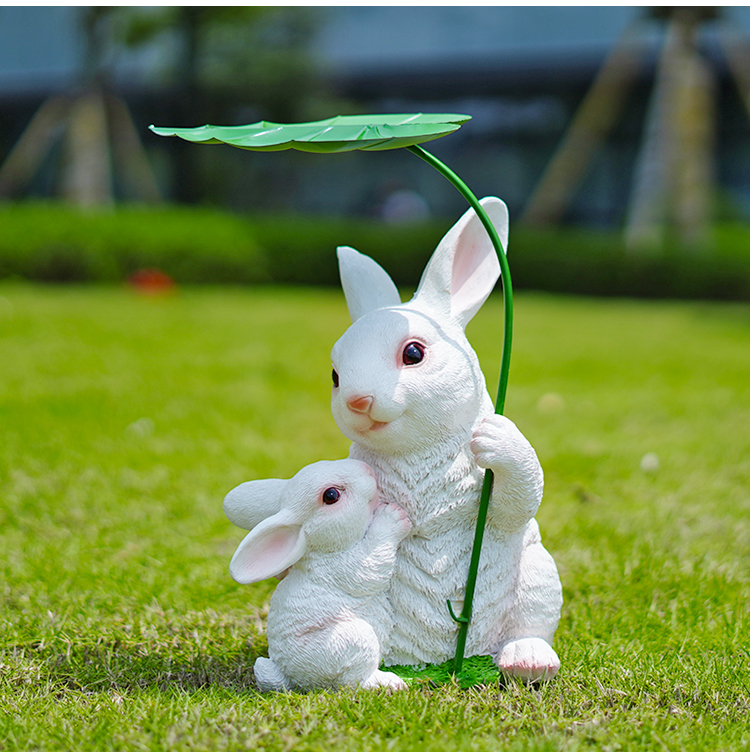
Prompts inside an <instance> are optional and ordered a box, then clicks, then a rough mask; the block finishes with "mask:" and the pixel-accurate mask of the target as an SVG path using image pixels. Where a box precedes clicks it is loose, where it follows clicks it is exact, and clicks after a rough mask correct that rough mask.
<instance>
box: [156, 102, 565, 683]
mask: <svg viewBox="0 0 750 754" xmlns="http://www.w3.org/2000/svg"><path fill="white" fill-rule="evenodd" d="M469 119H470V116H467V115H453V114H451V115H442V114H441V115H438V114H416V115H401V114H400V115H368V116H338V117H336V118H330V119H328V120H326V121H318V122H316V123H303V124H275V123H265V122H261V123H256V124H253V125H249V126H233V127H219V126H203V127H200V128H192V129H167V128H155V127H153V126H152V130H153V131H154V132H155V133H157V134H160V135H163V136H179V137H181V138H183V139H187V140H189V141H193V142H198V143H224V144H230V145H232V146H235V147H239V148H242V149H251V150H262V151H272V150H278V149H289V148H294V149H299V150H303V151H309V152H325V153H334V152H344V151H349V150H353V149H365V150H371V151H377V150H384V149H395V148H399V147H404V148H406V149H407V150H408V151H410V152H412V153H413V154H415V155H416V156H418V157H419V158H421V159H422V160H424V161H425V162H427V163H428V164H430V165H432V167H434V168H435V169H436V170H437V171H438V172H439V173H441V174H442V175H443V176H444V177H445V178H447V179H448V180H449V181H450V182H451V183H452V184H453V186H454V187H455V188H456V189H457V190H458V191H459V192H460V193H461V195H462V196H463V197H464V198H465V199H466V201H467V202H468V203H469V205H470V207H471V209H470V210H469V211H468V212H467V213H466V214H465V215H464V216H463V217H462V218H461V219H460V220H459V222H458V223H457V224H456V225H455V226H454V227H453V228H452V229H451V230H450V231H449V232H448V233H447V234H446V236H445V237H444V238H443V240H442V241H441V242H440V244H439V245H438V247H437V249H436V251H435V252H434V254H433V256H432V258H431V259H430V261H429V263H428V265H427V267H426V269H425V271H424V273H423V276H422V280H421V282H420V285H419V288H418V290H417V293H416V294H415V296H414V298H413V299H412V300H411V301H410V302H408V303H406V304H402V303H401V299H400V297H399V294H398V291H397V290H396V286H395V285H394V284H393V282H392V281H391V279H390V277H389V276H388V274H387V273H386V272H385V271H384V270H383V269H382V268H381V267H380V266H379V265H378V264H377V263H376V262H375V261H373V260H372V259H370V258H368V257H366V256H364V255H362V254H359V252H357V251H355V250H353V249H349V248H347V247H342V248H340V249H339V251H338V255H339V267H340V272H341V279H342V285H343V287H344V292H345V295H346V300H347V305H348V308H349V312H350V314H351V317H352V321H353V322H352V325H351V327H350V328H349V330H347V331H346V332H345V333H344V335H343V336H342V337H341V339H340V340H339V341H338V342H337V343H336V345H335V346H334V349H333V353H332V359H333V364H334V372H333V379H334V387H333V398H332V409H333V414H334V419H335V420H336V423H337V424H338V426H339V428H340V429H341V431H342V432H343V433H344V434H345V435H346V436H347V437H349V439H351V440H352V443H353V444H352V446H351V451H350V457H351V458H354V459H360V460H363V461H366V462H367V463H368V464H369V465H370V466H371V467H372V469H373V470H374V472H375V475H376V477H377V480H378V484H379V486H380V490H381V495H383V497H385V498H387V499H392V500H393V501H394V502H396V503H398V504H399V505H401V506H402V507H403V508H404V510H406V511H407V513H408V514H409V516H410V517H411V519H412V523H413V529H412V532H411V534H410V535H409V536H408V537H406V538H405V539H404V541H403V542H402V543H401V545H400V546H399V549H398V552H397V556H396V565H395V573H394V576H393V580H392V582H391V585H390V587H389V589H388V591H387V597H388V601H389V603H390V606H391V608H392V610H393V612H394V616H395V624H394V629H393V631H392V632H391V633H390V634H389V635H388V637H387V642H386V644H385V646H384V647H383V649H384V657H385V664H386V665H389V666H395V665H399V664H406V665H412V666H413V665H421V664H424V663H427V664H435V663H444V662H445V661H446V660H447V661H448V662H452V671H453V673H454V675H455V676H457V677H459V679H460V677H461V672H462V664H463V661H464V656H465V655H466V654H468V656H470V657H471V656H486V655H491V656H492V657H493V658H494V662H495V663H496V664H497V666H498V667H499V668H500V669H501V670H503V671H505V672H507V673H509V674H512V675H516V676H519V677H521V678H523V679H526V680H529V681H535V680H539V679H542V678H551V677H552V676H553V675H554V674H555V673H556V672H557V669H558V668H559V659H558V657H557V655H556V653H555V652H554V650H553V649H552V646H551V642H552V638H553V635H554V632H555V630H556V627H557V623H558V620H559V615H560V609H561V605H562V589H561V586H560V580H559V577H558V574H557V569H556V566H555V563H554V560H553V559H552V557H551V556H550V555H549V554H548V553H547V551H546V550H545V549H544V547H543V546H542V544H541V540H540V535H539V528H538V526H537V524H536V521H535V520H534V518H533V516H534V515H535V513H536V510H537V507H538V506H539V503H540V500H541V495H542V486H543V476H542V470H541V467H540V466H539V462H538V460H537V457H536V454H535V453H534V450H533V448H532V447H531V445H530V444H529V443H528V441H527V440H526V439H525V438H524V436H523V435H522V434H521V433H520V432H519V430H518V429H517V428H516V427H515V425H514V424H513V423H512V422H511V421H510V420H508V419H506V418H504V417H503V416H502V413H503V409H504V405H505V394H506V391H507V384H508V373H509V369H510V353H511V342H512V332H513V295H512V286H511V279H510V269H509V267H508V261H507V258H506V254H505V249H506V247H507V239H508V214H507V209H506V207H505V205H504V204H503V203H502V202H501V201H500V200H499V199H496V198H491V197H490V198H487V199H484V200H483V201H482V202H479V201H478V199H477V198H476V197H475V196H474V194H473V193H472V192H471V190H470V189H469V188H468V187H467V186H466V184H465V183H464V182H463V181H462V180H461V179H460V178H459V177H458V176H457V175H456V174H455V173H454V172H453V171H452V170H450V168H448V167H447V166H446V165H445V164H444V163H442V162H441V161H440V160H438V159H437V158H436V157H435V156H434V155H432V154H430V153H429V152H428V151H426V150H425V149H424V148H423V147H422V146H420V145H421V144H422V143H424V142H426V141H430V140H431V139H436V138H438V137H440V136H443V135H446V134H449V133H452V132H453V131H455V130H457V129H458V128H459V127H460V126H461V125H462V124H463V123H465V122H466V121H468V120H469ZM499 276H500V277H501V278H502V285H503V302H504V331H503V353H502V358H501V363H500V380H499V384H498V390H497V398H496V401H495V406H494V410H493V405H492V402H491V400H490V397H489V395H488V394H487V390H486V387H485V383H484V378H483V376H482V373H481V371H480V368H479V363H478V360H477V357H476V354H475V353H474V351H473V349H472V348H471V345H470V344H469V342H468V341H467V340H466V336H465V334H464V329H465V327H466V324H467V323H468V322H469V321H470V320H471V318H472V317H473V316H474V314H476V312H477V311H478V309H479V308H480V307H481V305H482V303H483V302H484V301H485V299H486V298H487V296H488V295H489V294H490V292H491V291H492V288H493V287H494V285H495V282H496V281H497V278H498V277H499ZM265 515H269V514H268V513H265V512H264V507H263V506H262V505H261V506H260V507H259V509H258V511H257V512H255V513H253V520H254V521H255V522H256V523H258V522H260V521H262V520H263V518H265ZM475 598H476V600H475ZM459 606H460V610H459V611H458V614H456V609H458V608H459ZM269 631H270V628H269ZM453 647H455V651H454V649H453ZM451 658H452V660H451Z"/></svg>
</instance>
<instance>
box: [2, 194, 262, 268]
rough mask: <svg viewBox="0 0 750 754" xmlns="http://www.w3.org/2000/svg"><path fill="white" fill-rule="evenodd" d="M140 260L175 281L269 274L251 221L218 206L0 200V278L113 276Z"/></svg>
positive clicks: (142, 266) (137, 264)
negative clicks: (79, 205)
mask: <svg viewBox="0 0 750 754" xmlns="http://www.w3.org/2000/svg"><path fill="white" fill-rule="evenodd" d="M144 268H156V269H159V270H162V271H163V272H165V273H167V274H168V275H169V276H170V277H172V278H174V280H176V281H178V282H182V283H200V282H211V283H259V282H265V281H269V280H270V277H269V273H268V267H267V265H266V257H265V254H264V253H263V252H262V251H261V249H260V247H259V245H258V243H257V241H256V239H255V236H254V235H253V232H252V227H251V225H250V224H249V223H248V222H247V221H245V220H243V219H241V218H239V217H236V216H234V215H231V214H228V213H225V212H217V211H213V210H206V209H196V210H194V209H192V208H185V207H169V208H166V207H154V208H151V207H132V206H124V207H122V208H119V207H118V208H117V209H113V210H110V211H107V210H91V211H82V210H76V209H73V208H70V207H67V206H65V205H63V204H56V203H49V204H47V203H44V204H36V203H22V204H5V205H3V204H0V278H3V277H20V278H24V279H27V280H41V281H47V282H88V281H97V282H116V281H121V280H124V279H126V278H127V277H129V276H130V275H132V274H133V273H134V272H136V271H138V270H140V269H144Z"/></svg>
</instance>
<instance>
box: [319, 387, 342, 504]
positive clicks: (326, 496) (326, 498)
mask: <svg viewBox="0 0 750 754" xmlns="http://www.w3.org/2000/svg"><path fill="white" fill-rule="evenodd" d="M334 374H335V372H334ZM340 497H341V493H340V492H339V491H338V490H337V489H336V488H335V487H329V488H328V489H327V490H326V491H325V492H324V493H323V502H324V503H325V504H326V505H333V504H334V503H337V502H338V501H339V498H340Z"/></svg>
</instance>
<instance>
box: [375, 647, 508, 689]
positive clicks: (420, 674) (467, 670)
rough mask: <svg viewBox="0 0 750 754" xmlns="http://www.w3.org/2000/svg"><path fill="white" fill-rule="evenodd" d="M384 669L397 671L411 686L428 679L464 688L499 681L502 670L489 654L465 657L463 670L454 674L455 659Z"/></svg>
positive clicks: (434, 683) (429, 681)
mask: <svg viewBox="0 0 750 754" xmlns="http://www.w3.org/2000/svg"><path fill="white" fill-rule="evenodd" d="M383 670H388V671H390V672H391V673H395V674H396V675H397V676H399V677H400V678H403V679H404V680H405V681H406V683H407V684H408V685H409V686H411V685H412V684H414V683H418V682H420V681H427V682H428V683H429V684H430V685H434V686H441V685H445V684H450V683H457V684H458V685H459V686H460V687H461V688H462V689H467V688H470V687H471V686H487V685H490V684H493V683H497V681H498V680H499V679H500V671H499V670H498V668H497V665H495V662H494V660H493V659H492V657H490V656H489V655H478V656H476V657H466V658H464V661H463V665H462V667H461V672H460V673H459V674H458V675H454V674H453V660H448V661H446V662H443V663H441V664H440V665H424V666H421V665H392V666H390V667H387V668H383Z"/></svg>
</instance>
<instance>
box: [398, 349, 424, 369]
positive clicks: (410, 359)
mask: <svg viewBox="0 0 750 754" xmlns="http://www.w3.org/2000/svg"><path fill="white" fill-rule="evenodd" d="M423 358H424V346H423V345H422V344H421V343H407V344H406V348H404V352H403V354H402V355H401V359H402V360H403V362H404V364H406V365H407V366H408V365H410V364H419V362H420V361H422V359H423Z"/></svg>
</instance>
